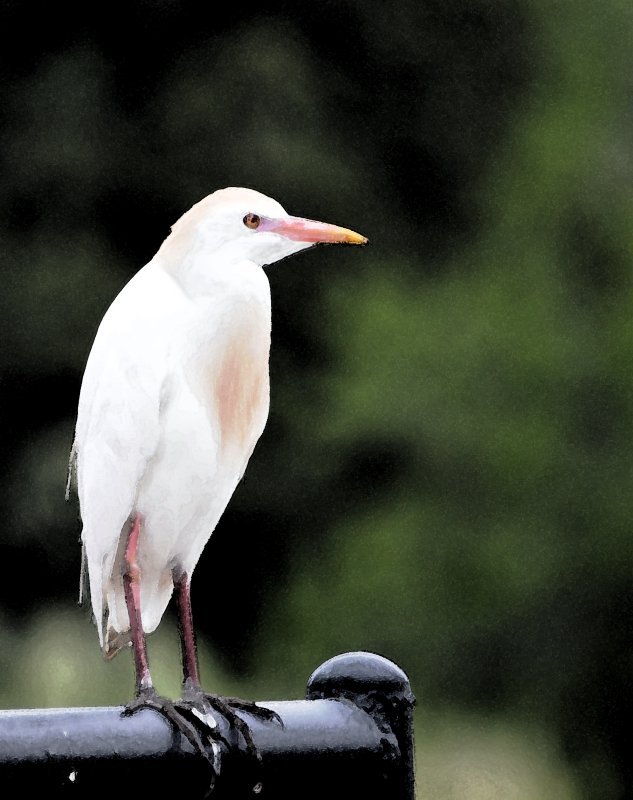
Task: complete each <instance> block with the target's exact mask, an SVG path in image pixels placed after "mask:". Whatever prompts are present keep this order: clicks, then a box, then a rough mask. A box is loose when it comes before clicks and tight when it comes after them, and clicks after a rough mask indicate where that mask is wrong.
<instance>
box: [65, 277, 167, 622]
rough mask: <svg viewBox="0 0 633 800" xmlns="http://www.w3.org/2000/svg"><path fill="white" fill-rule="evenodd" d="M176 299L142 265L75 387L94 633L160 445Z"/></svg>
mask: <svg viewBox="0 0 633 800" xmlns="http://www.w3.org/2000/svg"><path fill="white" fill-rule="evenodd" d="M179 301H180V302H182V301H181V298H180V297H179V290H178V287H177V285H176V284H175V282H174V281H173V279H171V278H170V277H169V276H168V275H167V274H166V273H165V272H164V271H163V270H161V269H158V268H156V267H155V265H153V264H151V263H150V264H149V265H147V266H146V267H144V268H143V269H142V270H141V271H140V272H138V273H137V274H136V275H135V277H134V278H133V279H132V280H131V281H130V282H129V283H128V284H127V286H125V288H124V289H123V290H122V291H121V293H120V294H119V295H118V296H117V297H116V298H115V300H114V302H113V303H112V305H111V306H110V308H109V309H108V311H107V313H106V314H105V316H104V318H103V320H102V322H101V325H100V326H99V330H98V331H97V335H96V337H95V341H94V344H93V347H92V350H91V352H90V355H89V358H88V362H87V365H86V370H85V373H84V378H83V382H82V387H81V392H80V397H79V410H78V415H77V425H76V428H75V440H74V444H73V457H74V459H75V460H76V474H77V492H78V495H79V501H80V508H81V517H82V522H83V531H82V540H83V544H84V547H85V550H86V558H87V565H88V573H89V579H90V591H91V598H92V605H93V610H94V613H95V617H96V621H97V624H98V627H99V628H100V635H102V631H101V625H100V622H101V615H102V613H103V610H104V609H103V588H104V582H105V581H107V580H109V576H110V575H111V573H112V568H113V564H114V559H115V557H116V554H117V550H118V547H119V540H120V537H121V532H122V530H123V528H124V526H125V525H126V522H127V520H128V519H129V517H130V514H131V513H132V512H133V510H134V504H135V500H136V495H137V491H138V486H139V482H140V481H141V479H142V477H143V475H144V473H145V471H146V469H147V468H148V465H149V464H150V463H151V460H152V458H153V456H154V454H155V453H156V449H157V447H158V444H159V440H160V430H161V404H162V403H163V402H164V401H165V398H166V395H167V393H168V392H169V379H168V375H169V371H168V367H167V365H168V363H169V347H170V337H169V334H168V331H169V327H170V326H169V320H170V317H171V316H172V315H173V314H174V313H177V308H178V305H179Z"/></svg>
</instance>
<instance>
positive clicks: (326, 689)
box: [307, 652, 415, 800]
mask: <svg viewBox="0 0 633 800" xmlns="http://www.w3.org/2000/svg"><path fill="white" fill-rule="evenodd" d="M307 697H308V699H309V700H316V699H319V698H323V699H333V700H342V699H344V700H348V701H351V702H352V703H354V705H356V706H358V708H362V709H363V711H366V712H367V713H368V714H369V715H370V716H371V717H372V718H373V719H374V722H375V723H376V726H377V727H378V729H379V730H381V731H382V732H383V734H384V739H383V754H382V760H383V765H384V771H383V777H384V780H385V787H388V789H386V791H384V793H380V794H379V795H378V796H380V797H385V798H387V797H388V798H389V800H413V798H414V796H415V786H414V781H415V773H414V755H415V754H414V739H413V706H414V704H415V697H414V695H413V692H412V690H411V684H410V682H409V679H408V677H407V676H406V674H405V673H404V672H403V671H402V670H401V669H400V667H398V666H397V665H396V664H394V663H393V662H392V661H389V660H388V659H386V658H383V657H382V656H379V655H376V654H375V653H366V652H356V653H345V654H344V655H340V656H335V657H334V658H331V659H330V660H329V661H326V662H325V663H324V664H322V665H321V666H320V667H319V668H318V669H316V670H315V671H314V673H313V674H312V676H311V677H310V680H309V681H308V693H307ZM372 796H373V795H372Z"/></svg>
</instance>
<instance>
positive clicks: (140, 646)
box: [123, 514, 153, 697]
mask: <svg viewBox="0 0 633 800" xmlns="http://www.w3.org/2000/svg"><path fill="white" fill-rule="evenodd" d="M140 533H141V515H140V514H137V515H136V516H135V517H134V522H133V524H132V530H131V531H130V536H129V538H128V543H127V547H126V548H125V565H126V570H125V572H124V573H123V588H124V590H125V603H126V605H127V612H128V616H129V618H130V631H131V634H132V648H133V650H134V667H135V669H136V695H137V697H138V696H139V695H142V694H145V693H146V692H147V691H148V690H151V689H152V688H153V684H152V676H151V675H150V672H149V662H148V660H147V647H146V645H145V632H144V631H143V623H142V620H141V570H140V567H139V565H138V561H137V560H136V557H137V552H138V538H139V535H140Z"/></svg>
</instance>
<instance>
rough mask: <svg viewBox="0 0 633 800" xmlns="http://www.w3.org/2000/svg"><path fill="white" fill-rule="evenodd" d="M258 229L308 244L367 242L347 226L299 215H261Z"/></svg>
mask: <svg viewBox="0 0 633 800" xmlns="http://www.w3.org/2000/svg"><path fill="white" fill-rule="evenodd" d="M258 230H260V231H270V232H271V233H278V234H280V235H281V236H285V237H286V238H287V239H292V240H293V241H295V242H309V243H310V244H367V238H366V237H365V236H361V234H360V233H356V232H355V231H350V230H349V229H348V228H339V227H338V225H330V224H329V223H327V222H316V221H315V220H313V219H302V218H301V217H282V218H281V219H270V218H265V217H262V221H261V224H260V226H259V228H258Z"/></svg>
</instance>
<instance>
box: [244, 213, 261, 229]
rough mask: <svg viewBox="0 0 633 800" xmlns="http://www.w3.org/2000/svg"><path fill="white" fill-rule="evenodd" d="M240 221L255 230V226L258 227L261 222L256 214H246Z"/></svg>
mask: <svg viewBox="0 0 633 800" xmlns="http://www.w3.org/2000/svg"><path fill="white" fill-rule="evenodd" d="M242 222H243V223H244V225H246V227H247V228H251V229H252V230H256V229H257V228H259V223H260V222H261V220H260V218H259V217H258V216H257V214H247V215H246V216H245V217H244V219H243V220H242Z"/></svg>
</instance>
